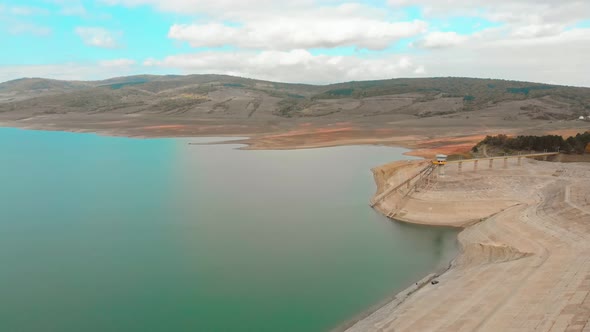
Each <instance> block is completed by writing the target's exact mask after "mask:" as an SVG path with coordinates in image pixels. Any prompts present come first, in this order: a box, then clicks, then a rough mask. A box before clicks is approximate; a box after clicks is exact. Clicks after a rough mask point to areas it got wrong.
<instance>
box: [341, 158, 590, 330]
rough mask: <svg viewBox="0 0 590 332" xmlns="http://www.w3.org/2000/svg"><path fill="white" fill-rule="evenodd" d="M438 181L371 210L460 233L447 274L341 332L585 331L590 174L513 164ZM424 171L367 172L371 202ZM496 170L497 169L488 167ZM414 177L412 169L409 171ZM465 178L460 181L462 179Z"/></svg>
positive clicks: (579, 167)
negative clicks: (371, 177)
mask: <svg viewBox="0 0 590 332" xmlns="http://www.w3.org/2000/svg"><path fill="white" fill-rule="evenodd" d="M512 163H514V164H511V165H509V167H508V168H507V169H503V168H500V167H498V168H497V169H493V170H489V169H487V165H486V167H485V168H483V167H482V168H481V169H480V170H478V171H477V172H473V171H472V169H469V167H465V166H464V168H463V172H462V173H461V174H459V173H458V172H457V165H456V164H454V165H451V164H449V165H447V170H446V175H445V176H444V177H439V179H438V180H437V181H435V182H433V183H431V185H430V186H428V187H426V188H422V189H421V190H419V191H418V192H415V193H413V194H412V195H411V197H409V198H406V199H405V201H404V204H403V205H402V206H401V209H400V205H399V202H400V197H396V196H395V195H392V197H387V198H385V199H384V200H383V201H382V202H381V203H379V204H377V206H376V208H377V209H378V210H380V211H381V212H383V213H385V214H387V213H389V212H390V210H391V209H392V208H393V207H394V206H397V211H399V213H398V214H397V215H396V216H395V217H394V218H397V219H400V220H405V221H407V222H420V223H427V224H431V225H451V226H467V225H470V226H468V227H467V228H465V229H464V230H463V231H462V232H461V233H460V234H459V242H460V244H461V247H462V252H461V254H460V255H459V257H457V258H456V259H455V260H454V262H453V263H452V267H451V268H450V269H449V270H448V271H447V272H445V273H443V274H442V275H441V276H439V277H438V278H436V280H437V281H439V283H438V284H431V283H426V284H425V286H424V287H422V288H420V289H418V290H417V291H415V292H414V293H413V294H411V295H410V296H409V297H407V298H406V299H405V300H403V301H401V303H400V301H399V300H397V301H396V300H394V301H392V302H391V303H389V304H387V305H385V306H383V307H382V308H381V309H378V310H377V311H375V312H374V313H373V314H371V315H370V316H368V317H367V318H365V319H364V320H361V321H359V322H357V323H356V325H354V326H352V327H351V328H350V329H349V331H590V323H589V320H590V167H589V166H588V164H584V163H567V164H564V163H552V162H541V161H534V160H526V162H523V165H522V166H517V165H515V163H516V161H515V160H514V161H512ZM420 167H423V166H422V165H420V162H416V163H414V165H413V166H412V165H409V163H408V162H403V163H401V164H400V163H399V162H398V163H392V164H389V165H385V166H382V167H378V168H376V169H374V170H373V171H374V174H375V179H376V182H377V184H378V188H379V189H378V193H377V195H378V194H380V193H381V192H384V191H385V190H386V189H387V188H388V187H389V186H392V185H395V184H396V183H400V181H401V179H403V178H404V177H407V176H408V175H410V174H412V172H416V170H417V169H419V168H420ZM496 167H497V166H496ZM412 168H413V169H412ZM466 170H467V171H466Z"/></svg>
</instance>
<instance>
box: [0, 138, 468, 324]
mask: <svg viewBox="0 0 590 332" xmlns="http://www.w3.org/2000/svg"><path fill="white" fill-rule="evenodd" d="M208 141H212V140H211V139H184V138H183V139H131V138H121V137H102V136H98V135H94V134H78V133H64V132H45V131H26V130H20V129H12V128H0V294H1V295H0V331H22V332H34V331H60V332H70V331H71V332H74V331H76V332H77V331H87V332H94V331H96V332H103V331H126V332H132V331H141V332H148V331H157V332H159V331H162V332H164V331H166V332H168V331H325V330H329V329H331V328H334V327H336V326H338V325H339V324H341V323H342V322H344V321H346V320H347V319H350V318H351V317H353V316H354V315H356V314H358V313H359V312H362V311H363V310H366V309H367V308H368V307H370V306H372V305H374V304H375V303H377V302H379V301H380V300H382V299H383V298H385V297H388V296H390V295H392V294H393V293H395V292H397V291H400V290H402V289H404V288H406V287H407V286H409V285H411V284H412V283H413V282H415V281H417V280H418V279H420V278H422V277H423V276H425V275H426V274H428V273H429V272H431V271H433V270H434V269H436V268H440V267H442V266H445V265H446V264H447V263H448V262H449V261H450V259H452V257H453V256H454V255H455V253H456V251H457V249H456V233H457V232H456V231H455V230H450V229H444V228H432V227H423V226H415V225H407V224H401V223H397V222H392V221H390V220H388V219H387V218H385V217H383V216H381V215H379V214H378V213H377V212H375V211H373V210H372V209H371V208H370V207H369V206H368V201H369V199H370V197H371V195H372V194H373V193H374V191H375V185H374V182H373V178H372V174H371V173H370V169H371V168H372V167H375V166H377V165H380V164H384V163H387V162H390V161H394V160H401V159H408V158H411V157H406V156H403V155H402V153H403V152H405V151H406V150H404V149H400V148H391V147H377V146H346V147H334V148H322V149H309V150H292V151H246V150H238V149H237V148H239V147H240V146H239V145H232V144H222V145H189V144H188V143H189V142H208Z"/></svg>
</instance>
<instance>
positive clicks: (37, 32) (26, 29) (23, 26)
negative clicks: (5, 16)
mask: <svg viewBox="0 0 590 332" xmlns="http://www.w3.org/2000/svg"><path fill="white" fill-rule="evenodd" d="M8 31H9V32H10V33H11V34H13V35H27V34H28V35H34V36H37V37H46V36H49V35H51V33H52V30H51V28H49V27H46V26H42V25H36V24H32V23H27V22H18V21H17V22H11V26H10V27H9V28H8Z"/></svg>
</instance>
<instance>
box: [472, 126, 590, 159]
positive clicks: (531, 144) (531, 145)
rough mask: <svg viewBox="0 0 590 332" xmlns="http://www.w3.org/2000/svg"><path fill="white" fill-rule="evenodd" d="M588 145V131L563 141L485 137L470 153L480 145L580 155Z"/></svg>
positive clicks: (540, 138)
mask: <svg viewBox="0 0 590 332" xmlns="http://www.w3.org/2000/svg"><path fill="white" fill-rule="evenodd" d="M589 143H590V131H587V132H585V133H583V134H577V135H576V136H570V137H568V138H567V139H563V137H562V136H559V135H545V136H517V137H508V136H507V135H498V136H486V138H484V139H483V140H482V141H481V142H479V143H477V145H476V146H474V147H473V149H472V151H473V152H477V151H479V148H480V147H481V146H482V145H487V146H492V147H496V148H500V149H503V150H504V151H505V152H511V151H530V150H533V151H545V150H547V151H557V150H559V151H561V152H565V153H578V154H582V153H584V152H585V150H586V146H588V144H589Z"/></svg>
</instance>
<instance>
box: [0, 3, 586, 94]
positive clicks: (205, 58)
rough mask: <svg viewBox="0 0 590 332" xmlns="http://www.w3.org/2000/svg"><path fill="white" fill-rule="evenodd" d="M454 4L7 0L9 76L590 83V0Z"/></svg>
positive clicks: (1, 20)
mask: <svg viewBox="0 0 590 332" xmlns="http://www.w3.org/2000/svg"><path fill="white" fill-rule="evenodd" d="M446 3H448V2H446V1H438V0H370V1H337V0H298V1H292V2H289V3H287V4H285V3H284V2H282V1H273V0H250V1H247V2H245V1H235V0H217V1H215V2H211V1H204V0H99V1H83V0H24V1H23V0H20V1H16V0H4V1H3V2H2V3H1V4H0V30H2V33H1V34H0V42H1V43H2V45H3V50H5V51H4V52H0V81H4V80H8V79H14V78H18V77H24V76H44V77H52V78H62V79H100V78H106V77H109V76H121V75H129V74H140V73H155V74H165V73H174V74H184V73H187V74H188V73H223V74H234V75H240V76H247V77H254V78H262V79H270V80H276V81H289V82H308V83H329V82H336V81H346V80H362V79H379V78H391V77H414V76H475V77H494V78H506V79H520V80H530V81H543V82H549V83H561V84H571V85H590V81H589V79H588V78H586V77H584V76H583V75H581V74H580V71H583V70H584V69H588V67H587V66H588V65H587V64H586V61H585V54H584V52H585V51H590V50H589V47H590V37H588V36H590V4H588V3H587V1H577V0H563V1H560V2H557V1H551V0H535V1H533V0H512V1H508V0H497V1H496V2H495V3H494V5H493V6H489V5H488V4H487V2H486V1H483V0H471V1H468V0H454V1H453V6H448V5H445V4H446ZM558 49H559V50H561V52H557V50H558ZM564 66H565V68H564ZM552 68H553V69H552ZM586 72H589V71H588V70H586Z"/></svg>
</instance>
